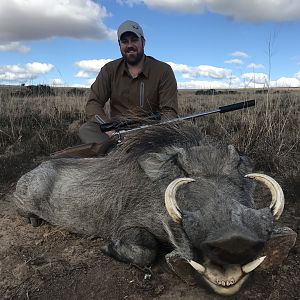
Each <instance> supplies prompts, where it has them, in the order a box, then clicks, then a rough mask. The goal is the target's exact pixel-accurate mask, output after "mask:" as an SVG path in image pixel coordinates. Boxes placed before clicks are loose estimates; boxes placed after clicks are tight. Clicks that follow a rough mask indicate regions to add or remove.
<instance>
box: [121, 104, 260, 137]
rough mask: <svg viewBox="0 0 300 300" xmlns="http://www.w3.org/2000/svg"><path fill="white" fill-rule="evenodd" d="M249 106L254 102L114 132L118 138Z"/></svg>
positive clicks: (231, 105) (230, 105)
mask: <svg viewBox="0 0 300 300" xmlns="http://www.w3.org/2000/svg"><path fill="white" fill-rule="evenodd" d="M251 106H255V100H248V101H242V102H238V103H233V104H229V105H225V106H221V107H219V108H217V109H214V110H211V111H206V112H201V113H196V114H193V115H188V116H183V117H178V118H176V119H172V120H167V121H163V122H160V123H157V124H148V125H142V126H139V127H136V128H132V129H129V130H119V131H118V132H116V135H119V136H120V135H121V134H123V133H127V132H133V131H136V130H140V129H145V128H149V127H152V126H158V125H164V124H169V123H175V122H180V121H185V120H194V119H196V118H199V117H202V116H207V115H211V114H215V113H221V114H222V113H226V112H230V111H235V110H238V109H243V108H248V107H251Z"/></svg>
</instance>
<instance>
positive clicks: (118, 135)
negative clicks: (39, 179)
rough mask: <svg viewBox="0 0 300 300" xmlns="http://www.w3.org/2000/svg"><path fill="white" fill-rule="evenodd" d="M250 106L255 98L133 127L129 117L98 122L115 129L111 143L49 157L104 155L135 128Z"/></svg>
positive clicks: (157, 116) (105, 128)
mask: <svg viewBox="0 0 300 300" xmlns="http://www.w3.org/2000/svg"><path fill="white" fill-rule="evenodd" d="M251 106H255V100H248V101H243V102H238V103H233V104H229V105H225V106H221V107H219V108H217V109H214V110H211V111H207V112H200V113H196V114H193V115H188V116H184V117H178V118H175V119H171V120H167V121H162V122H159V123H154V124H146V125H141V126H138V127H135V128H130V127H129V128H128V126H132V125H136V124H140V123H141V121H140V120H136V119H129V120H124V121H114V122H110V123H104V124H99V126H100V129H101V131H102V132H107V131H115V133H114V134H113V136H112V137H111V143H108V144H107V145H101V144H99V143H90V144H82V145H78V146H74V147H69V148H66V149H64V150H61V151H57V152H54V153H52V154H51V157H52V158H80V157H95V156H99V155H101V154H102V155H104V154H105V153H106V151H107V149H108V148H109V147H110V146H112V145H114V144H116V143H117V142H118V141H121V139H122V136H123V135H124V134H128V133H130V132H135V131H137V130H142V129H146V128H149V127H153V126H161V125H165V124H170V123H179V122H182V121H186V120H191V121H194V120H195V119H197V118H200V117H203V116H207V115H211V114H215V113H221V114H222V113H227V112H230V111H235V110H238V109H244V108H248V107H251ZM159 119H160V114H159V113H153V114H151V115H149V116H148V117H146V118H145V120H159Z"/></svg>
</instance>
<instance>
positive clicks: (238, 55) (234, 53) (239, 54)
mask: <svg viewBox="0 0 300 300" xmlns="http://www.w3.org/2000/svg"><path fill="white" fill-rule="evenodd" d="M231 56H234V57H249V55H248V54H247V53H245V52H242V51H235V52H233V53H231Z"/></svg>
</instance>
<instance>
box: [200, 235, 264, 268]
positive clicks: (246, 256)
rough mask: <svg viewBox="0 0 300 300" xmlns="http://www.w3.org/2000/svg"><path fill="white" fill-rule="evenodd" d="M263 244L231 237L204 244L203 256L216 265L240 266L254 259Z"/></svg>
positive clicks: (258, 241) (257, 241)
mask: <svg viewBox="0 0 300 300" xmlns="http://www.w3.org/2000/svg"><path fill="white" fill-rule="evenodd" d="M263 247H264V242H263V241H260V240H251V239H247V238H242V237H232V238H230V239H223V240H222V239H221V240H217V241H210V242H206V243H204V244H203V245H202V250H203V251H204V253H205V255H207V256H208V257H209V258H210V259H212V260H213V261H215V262H218V263H230V264H242V263H246V262H248V261H249V260H252V259H253V258H255V257H256V256H257V255H258V253H259V252H260V251H261V250H262V248H263Z"/></svg>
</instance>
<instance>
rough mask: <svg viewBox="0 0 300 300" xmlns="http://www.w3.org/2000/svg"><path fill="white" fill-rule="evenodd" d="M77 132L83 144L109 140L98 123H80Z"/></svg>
mask: <svg viewBox="0 0 300 300" xmlns="http://www.w3.org/2000/svg"><path fill="white" fill-rule="evenodd" d="M78 134H79V137H80V139H81V141H82V142H83V143H84V144H89V143H103V142H106V141H108V140H109V136H108V135H107V134H106V133H104V132H102V131H101V129H100V126H99V124H98V123H95V122H90V121H87V122H86V123H84V124H82V125H81V127H80V128H79V132H78Z"/></svg>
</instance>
